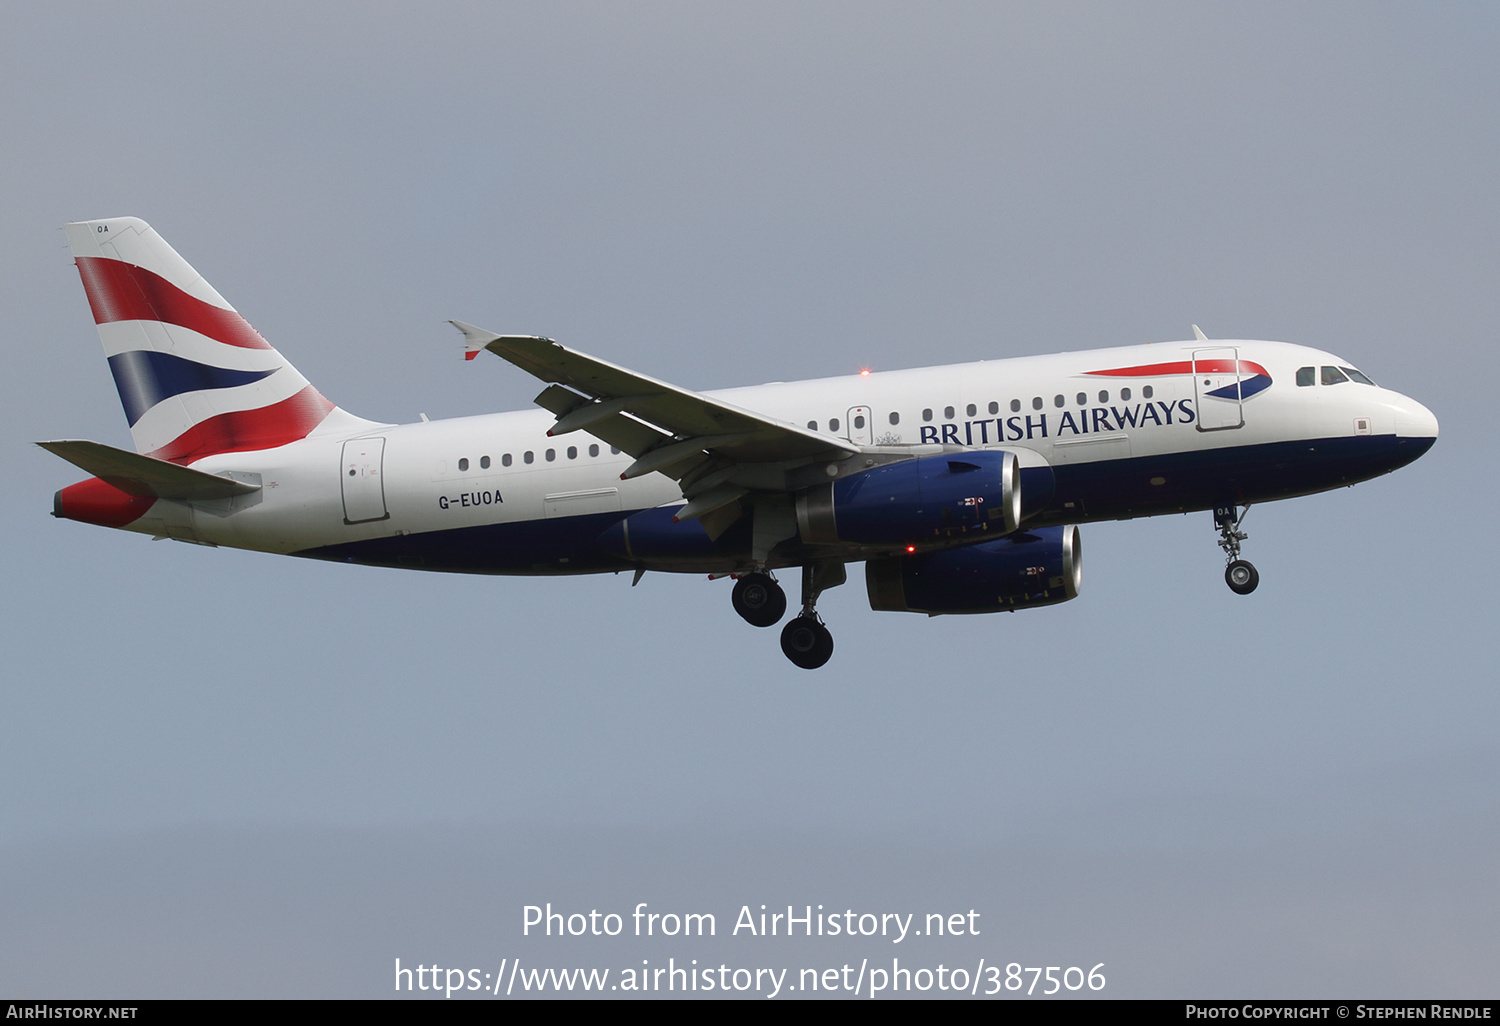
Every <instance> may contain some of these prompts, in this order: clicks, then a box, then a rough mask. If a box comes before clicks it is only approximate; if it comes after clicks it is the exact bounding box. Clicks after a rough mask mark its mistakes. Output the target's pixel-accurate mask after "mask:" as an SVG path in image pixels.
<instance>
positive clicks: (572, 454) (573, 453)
mask: <svg viewBox="0 0 1500 1026" xmlns="http://www.w3.org/2000/svg"><path fill="white" fill-rule="evenodd" d="M577 458H578V446H576V445H570V446H568V459H570V460H576V459H577Z"/></svg>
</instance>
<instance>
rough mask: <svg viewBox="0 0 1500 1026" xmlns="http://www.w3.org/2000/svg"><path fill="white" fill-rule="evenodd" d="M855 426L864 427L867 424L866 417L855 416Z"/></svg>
mask: <svg viewBox="0 0 1500 1026" xmlns="http://www.w3.org/2000/svg"><path fill="white" fill-rule="evenodd" d="M854 426H855V427H856V428H863V427H864V426H865V418H863V417H855V418H854Z"/></svg>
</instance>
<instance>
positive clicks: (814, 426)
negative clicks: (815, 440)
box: [807, 420, 818, 431]
mask: <svg viewBox="0 0 1500 1026" xmlns="http://www.w3.org/2000/svg"><path fill="white" fill-rule="evenodd" d="M807 430H809V431H816V430H818V422H817V421H815V420H810V421H808V422H807Z"/></svg>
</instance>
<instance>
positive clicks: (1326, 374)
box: [1323, 367, 1349, 385]
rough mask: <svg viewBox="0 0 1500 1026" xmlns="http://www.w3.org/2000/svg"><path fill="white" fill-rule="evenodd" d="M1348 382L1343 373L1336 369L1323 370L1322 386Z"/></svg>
mask: <svg viewBox="0 0 1500 1026" xmlns="http://www.w3.org/2000/svg"><path fill="white" fill-rule="evenodd" d="M1348 380H1349V379H1348V378H1346V377H1345V376H1344V372H1343V371H1341V370H1339V369H1338V368H1337V367H1324V368H1323V384H1325V385H1339V384H1343V383H1344V382H1345V381H1348Z"/></svg>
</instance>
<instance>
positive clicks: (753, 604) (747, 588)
mask: <svg viewBox="0 0 1500 1026" xmlns="http://www.w3.org/2000/svg"><path fill="white" fill-rule="evenodd" d="M730 598H731V601H733V602H734V611H735V612H736V613H739V614H740V616H742V617H744V619H745V622H746V623H748V624H751V625H753V626H756V627H774V626H776V625H777V624H778V623H780V622H781V618H782V616H783V615H784V614H785V613H786V592H784V591H782V590H781V585H779V584H777V583H776V581H775V580H773V579H772V577H771V575H770V574H767V573H761V572H759V571H757V572H755V573H753V574H746V575H745V576H744V577H741V578H740V579H739V580H738V581H736V582H735V583H734V594H733V595H732V596H730Z"/></svg>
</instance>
